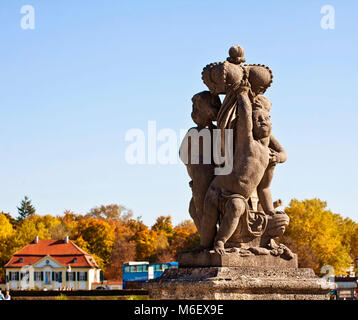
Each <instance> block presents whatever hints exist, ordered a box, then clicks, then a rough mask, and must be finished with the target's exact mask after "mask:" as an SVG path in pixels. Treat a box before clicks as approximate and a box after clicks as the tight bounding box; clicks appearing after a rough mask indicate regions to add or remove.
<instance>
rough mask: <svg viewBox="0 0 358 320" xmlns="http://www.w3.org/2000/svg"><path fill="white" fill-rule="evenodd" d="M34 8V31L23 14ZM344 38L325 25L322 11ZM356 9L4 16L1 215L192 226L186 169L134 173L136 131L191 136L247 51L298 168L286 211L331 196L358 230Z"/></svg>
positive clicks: (64, 6)
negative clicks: (218, 78) (28, 211)
mask: <svg viewBox="0 0 358 320" xmlns="http://www.w3.org/2000/svg"><path fill="white" fill-rule="evenodd" d="M26 4H30V5H32V6H33V7H34V8H35V29H34V30H23V29H21V27H20V20H21V17H22V15H21V14H20V8H21V6H23V5H26ZM326 4H330V5H333V6H334V8H335V12H336V15H335V29H334V30H323V29H322V28H321V26H320V20H321V17H322V14H321V13H320V10H321V7H322V6H323V5H326ZM357 14H358V2H357V1H355V0H351V1H342V0H341V1H338V0H337V1H328V0H327V1H326V0H324V1H318V0H310V1H284V0H282V1H279V0H271V1H238V0H235V1H225V0H224V1H212V0H211V1H210V0H205V1H204V0H202V1H199V0H196V1H188V0H184V1H183V0H181V1H120V0H116V1H114V0H113V1H110V0H106V1H99V0H97V1H84V0H76V1H69V0H62V1H48V0H31V1H30V0H26V1H18V0H7V1H1V3H0V41H1V50H0V70H1V72H0V88H1V94H0V121H1V125H0V159H1V160H0V182H1V183H0V210H3V211H6V212H11V213H12V214H13V215H16V213H17V210H16V206H17V205H18V204H19V202H20V200H21V199H22V198H23V197H24V195H28V196H29V197H30V198H31V199H32V201H33V204H34V205H35V207H36V208H37V211H38V213H40V214H47V213H49V214H53V215H59V214H62V213H63V211H64V210H65V209H70V210H73V211H74V212H77V213H86V212H87V211H88V210H89V209H90V208H91V207H93V206H96V205H100V204H110V203H120V204H122V205H125V206H127V207H129V208H131V209H132V210H133V211H134V213H135V215H136V216H142V217H143V220H144V222H145V223H147V224H152V223H153V222H154V220H155V218H156V217H157V216H159V215H169V214H170V215H172V217H173V220H174V222H175V223H178V222H180V221H182V220H184V219H187V218H189V214H188V213H187V207H188V203H189V200H190V197H191V192H190V189H189V187H188V181H189V177H188V176H187V173H186V169H185V167H184V165H183V164H180V163H178V164H177V165H166V166H165V165H159V164H158V165H136V166H131V165H128V164H127V163H126V162H125V159H124V152H125V150H126V147H127V146H128V143H127V142H125V140H124V137H125V134H126V132H127V130H129V129H131V128H140V129H142V130H144V131H146V129H147V122H148V120H154V121H157V127H158V129H163V128H171V129H173V130H175V131H177V132H179V130H180V129H186V128H190V127H191V126H192V125H193V123H192V121H191V118H190V112H191V101H190V100H191V97H192V95H193V94H195V93H197V92H199V91H202V90H205V86H204V84H203V83H202V80H201V71H202V68H203V67H204V66H205V65H206V64H208V63H211V62H215V61H224V59H225V58H226V57H227V51H228V49H229V47H230V46H231V45H233V44H240V45H241V46H242V47H243V48H244V49H245V52H246V59H247V62H248V63H262V64H266V65H268V66H270V68H271V69H272V70H273V73H274V77H275V78H274V84H273V86H272V87H271V88H270V89H269V90H268V91H267V96H268V97H269V98H270V99H271V101H272V103H273V107H272V122H273V132H274V134H275V136H276V137H277V138H278V140H279V141H280V142H281V143H282V145H283V146H284V147H285V148H286V149H287V152H288V160H287V162H286V163H285V164H282V165H279V166H278V167H277V169H276V176H275V178H274V181H273V185H272V191H273V197H274V199H278V198H281V199H283V201H284V204H285V205H288V203H289V201H290V199H292V198H298V199H305V198H313V197H319V198H320V199H322V200H325V201H327V202H328V207H329V208H330V209H331V210H333V211H334V212H337V213H340V214H342V215H343V216H349V217H351V218H353V219H354V220H356V221H358V210H357V206H356V201H357V196H358V184H357V181H358V169H357V158H358V149H357V138H358V133H357V130H358V129H357V119H358V108H357V107H358V106H357V98H356V96H355V95H356V94H357V88H356V86H357V74H358V63H357V56H358V54H357V50H358V41H357V29H358V19H357Z"/></svg>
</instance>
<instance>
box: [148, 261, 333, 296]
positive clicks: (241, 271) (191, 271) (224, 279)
mask: <svg viewBox="0 0 358 320" xmlns="http://www.w3.org/2000/svg"><path fill="white" fill-rule="evenodd" d="M146 288H147V289H148V290H149V294H150V298H152V299H184V300H225V299H235V300H326V299H328V298H329V292H330V290H331V289H333V288H334V284H332V283H329V282H327V281H326V280H324V279H320V278H318V277H317V276H315V274H314V272H313V270H311V269H298V268H283V269H279V268H263V267H262V268H257V267H256V268H255V267H230V268H229V267H210V268H179V269H172V270H166V271H165V272H164V274H163V275H162V276H161V277H159V278H157V279H154V280H151V281H149V282H148V283H147V284H146Z"/></svg>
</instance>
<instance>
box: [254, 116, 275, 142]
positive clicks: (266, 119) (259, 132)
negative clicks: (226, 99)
mask: <svg viewBox="0 0 358 320" xmlns="http://www.w3.org/2000/svg"><path fill="white" fill-rule="evenodd" d="M270 118H271V117H270V114H269V113H268V112H267V111H265V110H263V109H259V110H255V111H254V112H253V114H252V124H253V134H254V138H255V139H262V138H266V137H269V136H270V134H271V130H272V125H271V119H270Z"/></svg>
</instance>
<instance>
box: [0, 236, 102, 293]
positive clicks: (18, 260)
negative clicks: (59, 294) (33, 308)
mask: <svg viewBox="0 0 358 320" xmlns="http://www.w3.org/2000/svg"><path fill="white" fill-rule="evenodd" d="M5 268H6V286H7V288H9V289H12V290H16V289H17V290H22V289H34V288H38V289H42V290H65V289H71V290H91V288H92V283H94V282H99V281H100V268H99V267H98V265H97V263H96V261H95V260H94V258H93V257H92V256H91V255H89V254H88V253H87V252H85V251H83V250H82V249H81V248H79V247H78V246H77V245H76V244H74V243H73V242H72V241H71V240H69V238H68V237H66V238H65V239H64V240H39V239H38V237H36V238H35V240H34V241H33V242H31V243H30V244H28V245H27V246H25V247H24V248H22V249H21V250H19V251H17V252H16V253H15V254H14V255H13V256H12V257H11V259H10V261H9V262H8V263H7V264H6V265H5Z"/></svg>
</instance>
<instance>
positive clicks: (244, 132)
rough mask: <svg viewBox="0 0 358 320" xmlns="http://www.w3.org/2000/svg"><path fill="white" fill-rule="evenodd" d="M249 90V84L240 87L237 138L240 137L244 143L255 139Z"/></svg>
mask: <svg viewBox="0 0 358 320" xmlns="http://www.w3.org/2000/svg"><path fill="white" fill-rule="evenodd" d="M248 91H249V85H247V86H246V85H242V86H241V87H240V88H239V92H238V97H237V104H238V106H237V114H236V115H237V121H238V126H237V128H238V132H237V138H238V139H240V140H241V141H242V143H243V144H246V143H249V142H250V141H252V140H253V133H252V128H253V123H252V104H251V101H250V98H249V95H248Z"/></svg>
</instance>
